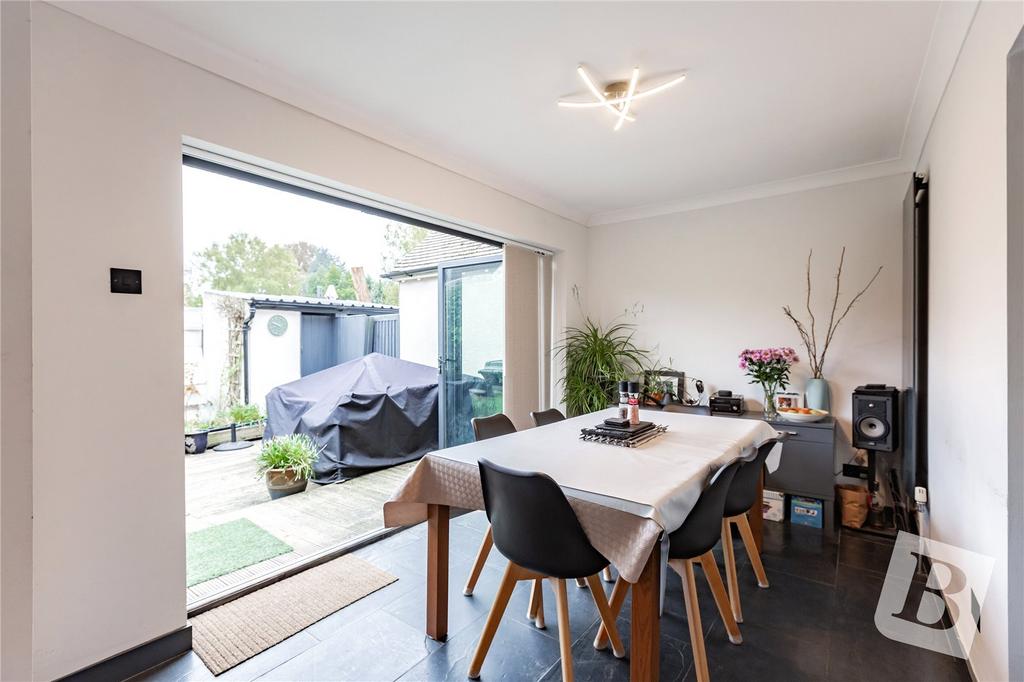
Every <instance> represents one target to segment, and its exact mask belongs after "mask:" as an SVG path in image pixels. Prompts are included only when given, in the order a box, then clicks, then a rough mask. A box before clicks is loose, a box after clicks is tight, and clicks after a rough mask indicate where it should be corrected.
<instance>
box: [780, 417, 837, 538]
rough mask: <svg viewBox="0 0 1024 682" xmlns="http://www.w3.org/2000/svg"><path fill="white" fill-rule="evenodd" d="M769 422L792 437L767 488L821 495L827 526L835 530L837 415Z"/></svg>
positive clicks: (825, 528) (824, 523) (825, 527)
mask: <svg viewBox="0 0 1024 682" xmlns="http://www.w3.org/2000/svg"><path fill="white" fill-rule="evenodd" d="M769 424H771V425H772V427H773V428H774V429H775V430H776V431H781V432H783V433H786V434H788V435H789V439H788V440H787V441H786V444H785V445H784V446H783V447H782V461H781V463H780V464H779V468H778V469H776V470H775V472H774V473H770V474H768V475H767V477H766V478H765V482H764V486H765V488H768V489H769V490H777V491H779V492H783V493H786V494H788V495H801V496H803V497H815V498H818V499H819V500H821V501H822V505H821V506H822V513H823V514H824V519H823V526H824V530H825V531H826V532H827V533H833V532H835V483H836V475H835V468H834V467H835V452H836V421H835V419H833V418H832V417H827V418H826V419H822V420H821V421H819V422H810V423H801V424H795V423H793V422H787V421H783V420H778V421H770V422H769ZM787 513H788V510H787Z"/></svg>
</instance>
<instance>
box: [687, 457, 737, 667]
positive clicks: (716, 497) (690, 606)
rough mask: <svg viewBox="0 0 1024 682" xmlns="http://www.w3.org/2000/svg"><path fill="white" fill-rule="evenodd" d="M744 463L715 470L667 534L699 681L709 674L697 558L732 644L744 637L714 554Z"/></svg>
mask: <svg viewBox="0 0 1024 682" xmlns="http://www.w3.org/2000/svg"><path fill="white" fill-rule="evenodd" d="M743 466H746V464H745V463H744V462H742V461H735V462H732V463H731V464H727V465H725V466H723V467H721V468H720V469H719V470H718V471H717V472H715V475H714V476H713V477H712V478H711V481H710V482H709V483H708V485H707V487H706V488H704V492H702V493H701V495H700V499H698V500H697V504H696V505H694V507H693V510H692V511H691V512H690V514H689V515H688V516H687V517H686V521H684V522H683V525H682V526H680V527H679V529H678V530H675V531H673V532H672V533H671V534H669V537H668V539H669V547H668V565H669V566H670V567H672V569H673V570H674V571H675V572H676V573H678V574H679V577H680V578H682V581H683V601H684V603H685V605H686V622H687V625H689V628H690V646H691V648H692V649H693V666H694V670H695V672H696V675H697V682H707V680H709V679H710V675H709V674H708V657H707V653H706V651H705V649H704V630H703V629H702V627H701V623H700V606H699V605H698V603H697V583H696V581H695V580H694V574H693V562H694V561H699V562H700V565H701V568H703V569H704V577H705V578H706V579H707V581H708V587H710V588H711V594H712V595H713V596H714V598H715V604H716V605H717V606H718V612H719V613H720V614H721V616H722V622H723V623H724V624H725V630H726V633H727V634H728V635H729V641H730V642H732V643H733V644H740V643H741V642H742V641H743V637H742V635H740V629H739V626H738V625H737V624H736V621H735V619H734V618H733V615H732V609H731V607H730V604H729V596H728V595H727V594H726V591H725V585H723V584H722V576H721V574H720V573H719V572H718V564H717V563H715V555H714V553H713V552H712V551H711V550H712V548H713V547H714V546H715V545H716V544H718V538H719V537H720V535H721V530H720V529H721V519H722V517H723V515H724V511H725V501H726V498H728V496H729V490H730V487H731V485H732V482H733V480H734V479H735V476H736V473H737V472H738V471H739V470H740V469H741V467H743Z"/></svg>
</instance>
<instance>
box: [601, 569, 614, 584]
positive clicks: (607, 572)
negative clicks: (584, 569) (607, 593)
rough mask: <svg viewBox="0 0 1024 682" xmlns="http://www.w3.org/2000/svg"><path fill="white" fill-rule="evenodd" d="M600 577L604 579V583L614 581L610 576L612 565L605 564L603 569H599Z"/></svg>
mask: <svg viewBox="0 0 1024 682" xmlns="http://www.w3.org/2000/svg"><path fill="white" fill-rule="evenodd" d="M601 579H602V580H604V581H605V582H606V583H613V582H615V578H613V577H612V567H611V566H605V567H604V570H603V571H601Z"/></svg>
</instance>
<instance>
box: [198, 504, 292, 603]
mask: <svg viewBox="0 0 1024 682" xmlns="http://www.w3.org/2000/svg"><path fill="white" fill-rule="evenodd" d="M185 545H186V556H187V559H186V568H187V578H188V579H187V583H188V587H192V586H193V585H198V584H199V583H201V582H205V581H207V580H212V579H214V578H217V577H219V576H222V575H227V574H228V573H231V572H232V571H237V570H238V569H240V568H245V567H246V566H252V565H253V564H258V563H259V562H261V561H266V560H267V559H272V558H274V557H276V556H280V555H281V554H287V553H288V552H291V551H292V548H291V547H289V546H288V545H286V544H285V543H283V542H281V541H280V540H278V539H277V538H276V537H274V536H273V535H271V534H270V533H268V532H267V531H265V530H263V529H262V528H260V527H259V526H257V525H256V524H255V523H253V522H252V521H250V520H249V519H235V520H234V521H228V522H227V523H221V524H218V525H216V526H210V527H209V528H204V529H202V530H197V531H195V532H194V533H189V534H188V537H187V538H186V540H185Z"/></svg>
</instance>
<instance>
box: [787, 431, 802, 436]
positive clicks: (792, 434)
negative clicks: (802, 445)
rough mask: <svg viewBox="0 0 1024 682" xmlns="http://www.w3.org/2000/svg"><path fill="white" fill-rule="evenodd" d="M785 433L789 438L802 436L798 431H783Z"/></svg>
mask: <svg viewBox="0 0 1024 682" xmlns="http://www.w3.org/2000/svg"><path fill="white" fill-rule="evenodd" d="M783 433H784V434H786V435H787V436H799V435H800V433H799V432H797V431H783Z"/></svg>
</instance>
